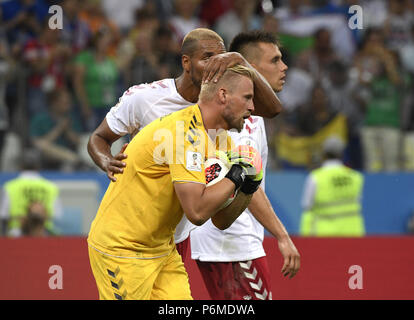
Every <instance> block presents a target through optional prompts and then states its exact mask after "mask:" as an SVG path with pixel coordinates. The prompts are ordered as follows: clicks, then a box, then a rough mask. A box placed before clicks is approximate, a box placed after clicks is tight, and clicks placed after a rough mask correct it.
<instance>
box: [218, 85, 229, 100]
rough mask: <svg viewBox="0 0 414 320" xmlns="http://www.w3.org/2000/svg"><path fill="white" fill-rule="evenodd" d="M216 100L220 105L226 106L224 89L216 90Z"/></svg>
mask: <svg viewBox="0 0 414 320" xmlns="http://www.w3.org/2000/svg"><path fill="white" fill-rule="evenodd" d="M218 98H219V101H220V103H222V104H226V102H227V91H226V89H224V88H220V89H219V90H218Z"/></svg>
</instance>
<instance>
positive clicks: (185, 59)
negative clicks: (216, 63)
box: [181, 54, 191, 72]
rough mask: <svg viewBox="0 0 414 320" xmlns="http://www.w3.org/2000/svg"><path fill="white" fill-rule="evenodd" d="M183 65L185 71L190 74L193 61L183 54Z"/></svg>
mask: <svg viewBox="0 0 414 320" xmlns="http://www.w3.org/2000/svg"><path fill="white" fill-rule="evenodd" d="M181 65H182V67H183V70H184V71H185V72H190V70H191V59H190V57H189V56H187V55H185V54H183V55H182V56H181Z"/></svg>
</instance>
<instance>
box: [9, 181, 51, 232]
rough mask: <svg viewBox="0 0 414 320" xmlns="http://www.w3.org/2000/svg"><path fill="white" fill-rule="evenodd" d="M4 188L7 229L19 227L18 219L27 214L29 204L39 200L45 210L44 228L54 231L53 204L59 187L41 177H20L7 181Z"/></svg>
mask: <svg viewBox="0 0 414 320" xmlns="http://www.w3.org/2000/svg"><path fill="white" fill-rule="evenodd" d="M4 190H5V191H6V193H7V195H8V197H9V214H10V220H9V225H8V227H9V229H14V228H20V227H21V225H20V224H21V223H20V220H21V218H22V217H24V216H25V215H26V214H27V211H28V208H29V206H30V204H31V203H33V202H39V203H42V204H43V205H44V206H45V208H46V211H47V216H48V219H47V220H46V228H47V229H48V230H49V231H50V232H54V230H53V221H52V217H53V213H54V212H53V206H54V203H55V201H56V199H57V197H58V195H59V189H58V187H57V186H56V185H55V184H54V183H52V182H50V181H48V180H46V179H44V178H41V177H39V178H36V179H33V178H32V179H27V178H24V177H22V178H16V179H13V180H11V181H9V182H7V183H6V184H5V186H4Z"/></svg>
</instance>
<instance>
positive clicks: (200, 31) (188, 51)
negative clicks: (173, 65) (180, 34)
mask: <svg viewBox="0 0 414 320" xmlns="http://www.w3.org/2000/svg"><path fill="white" fill-rule="evenodd" d="M202 40H216V41H219V42H224V41H223V39H222V38H221V37H220V36H219V35H218V34H217V33H216V32H215V31H213V30H210V29H207V28H197V29H194V30H192V31H190V32H189V33H187V35H186V36H185V37H184V39H183V42H182V44H181V54H182V55H188V56H190V57H191V56H192V55H193V54H194V53H195V52H196V51H197V49H198V44H199V41H202Z"/></svg>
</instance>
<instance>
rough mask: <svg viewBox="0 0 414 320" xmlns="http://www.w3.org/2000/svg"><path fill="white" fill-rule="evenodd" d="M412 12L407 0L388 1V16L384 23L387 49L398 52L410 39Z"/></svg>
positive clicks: (412, 20) (413, 16) (413, 15)
mask: <svg viewBox="0 0 414 320" xmlns="http://www.w3.org/2000/svg"><path fill="white" fill-rule="evenodd" d="M413 24H414V13H413V12H412V11H410V10H409V9H408V1H407V0H394V1H388V16H387V19H386V21H385V25H384V38H385V39H384V40H385V44H386V46H387V48H388V49H390V50H392V51H394V52H399V51H400V50H401V48H402V47H403V46H404V45H405V44H406V43H408V42H410V40H411V26H412V25H413Z"/></svg>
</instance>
